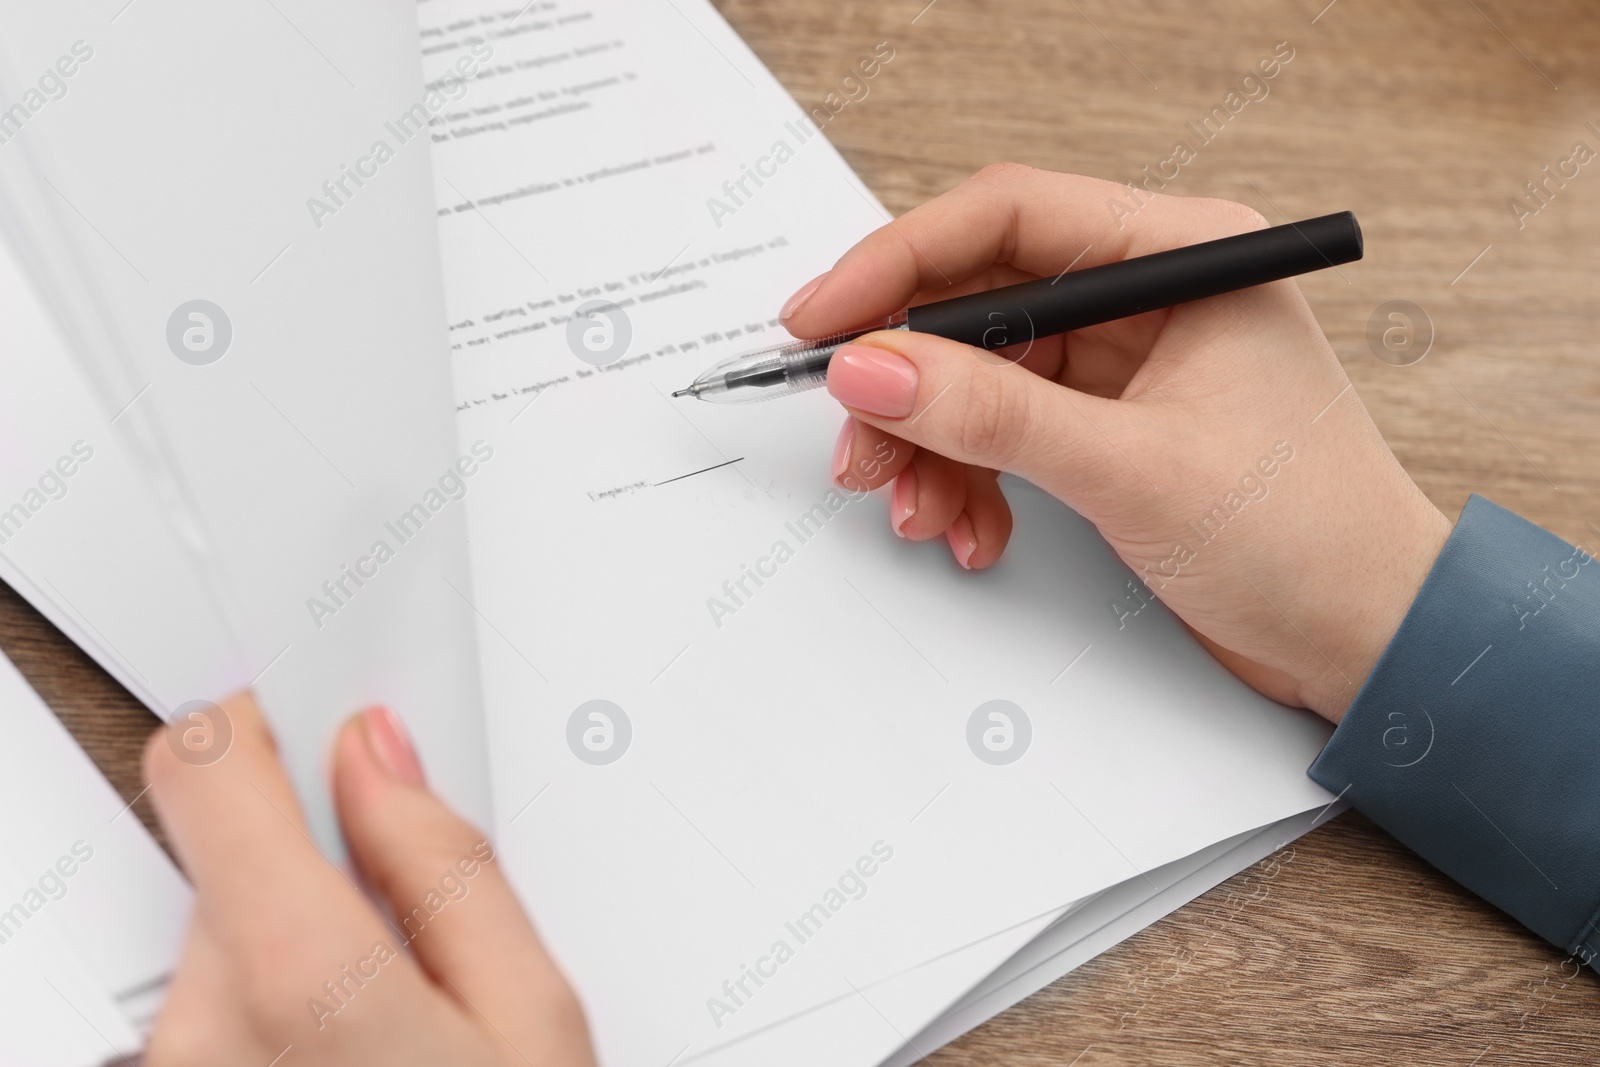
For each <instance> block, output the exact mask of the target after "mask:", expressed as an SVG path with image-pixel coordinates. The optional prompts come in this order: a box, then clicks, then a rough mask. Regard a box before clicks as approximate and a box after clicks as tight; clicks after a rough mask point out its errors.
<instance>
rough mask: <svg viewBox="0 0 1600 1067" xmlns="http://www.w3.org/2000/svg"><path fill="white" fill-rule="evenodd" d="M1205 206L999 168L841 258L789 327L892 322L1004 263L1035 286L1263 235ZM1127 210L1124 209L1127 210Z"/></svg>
mask: <svg viewBox="0 0 1600 1067" xmlns="http://www.w3.org/2000/svg"><path fill="white" fill-rule="evenodd" d="M1214 203H1215V204H1217V205H1218V210H1217V211H1197V210H1195V207H1196V201H1194V200H1193V199H1189V198H1184V197H1176V196H1163V195H1158V194H1155V193H1149V192H1145V191H1143V190H1133V191H1130V187H1129V186H1126V185H1121V184H1119V183H1117V182H1109V181H1102V180H1100V179H1098V178H1086V177H1083V176H1082V175H1077V174H1058V173H1054V172H1052V171H1045V170H1037V169H1035V168H1033V167H1026V166H1022V165H1020V164H1015V163H998V164H992V165H990V166H988V167H985V168H984V169H983V170H981V171H979V172H978V173H977V174H975V175H973V176H972V177H971V178H969V179H967V180H966V181H964V182H962V183H961V184H960V185H958V186H956V187H955V188H954V189H951V190H950V191H949V192H947V193H944V194H942V195H940V196H938V197H935V198H934V199H932V200H930V201H928V202H927V203H926V204H922V205H920V206H918V207H916V208H913V209H912V210H911V211H908V212H907V213H906V214H905V215H903V216H901V217H900V218H898V219H896V220H894V221H893V222H890V223H888V224H887V225H885V226H882V227H880V228H878V229H877V230H874V231H873V232H872V233H870V234H868V235H867V236H866V237H864V238H862V240H861V241H860V242H859V243H857V244H856V245H855V247H853V248H851V249H850V250H849V251H848V252H846V253H845V254H844V255H843V256H842V257H840V259H839V261H838V263H836V264H835V265H834V267H833V269H832V270H831V271H829V272H828V273H827V274H825V275H823V276H822V278H820V279H819V280H818V284H817V287H816V288H815V289H814V290H812V292H811V294H810V295H809V296H808V297H806V298H805V299H804V300H802V301H801V302H800V304H799V306H798V307H795V308H792V309H790V313H789V314H788V315H787V316H786V317H785V318H784V320H783V325H784V326H785V327H786V328H787V329H788V330H789V332H790V333H792V334H794V335H795V336H797V337H823V336H826V335H827V334H830V333H836V332H840V331H843V330H846V329H850V328H853V327H856V326H859V325H862V324H865V323H869V322H872V321H875V320H878V319H882V318H884V317H885V316H888V315H891V314H893V313H894V312H896V311H899V310H900V309H901V308H904V307H905V306H906V305H907V304H909V303H910V302H911V300H912V298H913V297H914V296H916V295H917V294H918V293H921V292H925V291H927V290H931V289H943V288H948V287H950V286H954V285H959V284H961V283H962V282H965V281H967V280H969V279H971V278H972V277H974V276H975V275H978V274H980V273H982V272H983V271H985V270H988V269H989V268H990V267H992V266H994V265H996V264H1006V265H1009V266H1011V267H1014V268H1016V269H1018V270H1021V271H1024V272H1026V273H1028V274H1031V275H1033V276H1036V277H1049V276H1052V275H1057V274H1060V273H1062V272H1064V271H1065V270H1066V269H1067V268H1068V267H1069V266H1070V267H1072V268H1073V269H1082V268H1083V267H1091V266H1096V265H1098V264H1101V263H1111V262H1115V261H1117V260H1122V259H1126V258H1128V257H1129V256H1135V255H1145V254H1147V253H1150V252H1158V251H1163V250H1165V249H1168V248H1173V247H1176V246H1178V245H1180V244H1187V243H1191V242H1193V241H1195V240H1206V239H1209V238H1211V237H1218V236H1222V235H1223V233H1224V232H1238V231H1239V230H1242V229H1250V228H1253V226H1252V224H1251V222H1250V221H1249V219H1248V218H1247V216H1248V215H1250V214H1252V213H1251V212H1250V211H1249V210H1248V209H1246V208H1242V207H1238V206H1237V205H1232V206H1233V207H1238V210H1237V211H1235V212H1234V215H1236V216H1237V217H1236V218H1232V219H1229V218H1227V217H1226V215H1227V210H1226V209H1225V208H1222V207H1221V205H1222V204H1223V202H1221V201H1216V202H1214ZM1117 205H1120V210H1118V208H1117Z"/></svg>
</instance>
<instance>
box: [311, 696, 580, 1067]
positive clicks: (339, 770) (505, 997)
mask: <svg viewBox="0 0 1600 1067" xmlns="http://www.w3.org/2000/svg"><path fill="white" fill-rule="evenodd" d="M334 799H335V801H336V803H337V805H338V809H339V819H340V822H341V824H342V825H343V827H344V834H345V840H346V841H347V842H348V844H349V846H350V851H351V855H352V856H353V857H354V859H355V861H356V864H357V866H358V867H359V868H360V870H361V873H362V874H363V875H364V876H365V877H366V879H367V881H368V883H369V884H370V885H371V886H372V888H373V889H374V890H375V891H376V892H377V893H378V894H379V895H380V896H381V897H382V898H383V899H385V900H386V901H387V902H388V903H389V906H390V908H391V910H392V911H393V913H394V920H395V923H396V929H397V931H398V932H399V934H400V935H401V936H402V937H403V938H404V941H405V943H406V944H407V945H408V946H409V947H410V948H411V950H412V951H413V952H414V953H415V955H416V957H417V960H418V962H419V963H421V964H422V967H423V969H424V970H426V971H427V972H428V974H429V975H431V976H432V977H433V979H434V980H435V981H436V982H439V983H440V984H441V985H442V986H443V987H444V990H443V991H444V992H445V993H446V994H447V995H449V996H451V997H452V999H455V1000H457V1001H458V1002H462V1007H463V1010H464V1011H465V1012H466V1014H467V1015H468V1016H472V1017H481V1018H484V1019H487V1020H488V1021H489V1022H490V1024H491V1025H492V1026H493V1027H494V1028H495V1029H496V1030H497V1031H499V1032H500V1033H501V1035H502V1036H503V1037H505V1038H506V1039H507V1040H509V1041H511V1043H512V1044H513V1045H514V1046H515V1047H516V1048H517V1049H518V1050H519V1051H520V1052H523V1053H525V1054H529V1053H532V1052H533V1051H534V1050H535V1049H540V1050H543V1051H546V1052H547V1053H549V1055H550V1059H549V1060H548V1062H556V1063H569V1062H570V1063H583V1062H588V1061H587V1059H586V1058H585V1057H586V1056H587V1053H586V1052H584V1051H583V1050H585V1049H587V1047H588V1039H587V1036H586V1031H585V1027H584V1020H583V1013H582V1010H581V1009H580V1008H579V1006H578V1003H577V1000H576V998H575V997H574V995H573V993H572V991H571V988H570V986H568V984H567V982H566V980H565V978H564V977H563V976H562V975H561V973H560V971H559V970H558V969H557V967H556V965H555V963H554V962H553V961H552V960H551V959H550V957H549V955H548V954H547V953H546V952H545V950H544V946H543V945H542V944H541V943H540V941H539V937H538V935H537V934H536V933H535V932H534V929H533V924H532V923H531V922H530V921H529V919H528V917H527V914H526V913H525V912H524V911H523V909H522V905H521V903H520V902H519V901H518V900H517V898H516V895H515V893H514V892H513V891H512V889H511V885H510V883H509V882H508V881H507V880H506V877H505V874H504V872H503V871H502V869H501V867H500V864H499V863H498V857H497V855H496V853H495V850H494V847H493V846H492V845H491V844H490V843H489V841H488V840H487V839H486V838H485V837H484V835H483V834H482V833H480V832H479V831H478V830H477V828H475V827H474V826H472V825H471V824H470V823H468V822H467V821H466V820H464V819H462V818H461V817H460V816H458V815H457V814H456V813H455V812H453V811H451V810H450V809H449V808H448V807H447V806H446V805H445V804H444V802H443V801H441V800H440V799H439V798H438V797H436V796H435V795H434V794H433V793H432V792H430V791H429V790H428V788H427V787H426V785H425V784H424V783H423V777H422V767H421V764H420V763H419V762H418V760H417V757H416V754H415V752H414V750H413V749H412V747H411V742H410V740H409V738H408V736H407V734H406V732H405V729H404V727H402V726H401V725H400V720H399V719H398V717H397V716H395V714H394V713H393V712H392V711H389V710H388V709H387V708H372V709H369V710H367V711H366V712H363V713H362V714H361V715H359V716H356V717H354V718H352V719H351V720H350V721H349V722H347V723H346V724H345V726H344V729H343V730H342V731H341V732H340V734H339V739H338V741H337V747H336V750H335V756H334ZM558 1057H565V1058H558ZM535 1061H536V1062H546V1060H544V1059H541V1058H539V1057H537V1056H536V1057H535Z"/></svg>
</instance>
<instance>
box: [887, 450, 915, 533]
mask: <svg viewBox="0 0 1600 1067" xmlns="http://www.w3.org/2000/svg"><path fill="white" fill-rule="evenodd" d="M916 513H917V468H915V467H907V468H906V469H905V470H903V471H901V472H900V475H899V477H897V478H895V480H894V493H893V495H892V496H891V497H890V500H889V522H890V524H891V525H893V526H894V532H895V533H897V534H899V535H900V536H901V537H904V536H905V535H906V532H905V525H906V523H908V522H910V521H911V516H913V515H915V514H916Z"/></svg>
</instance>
